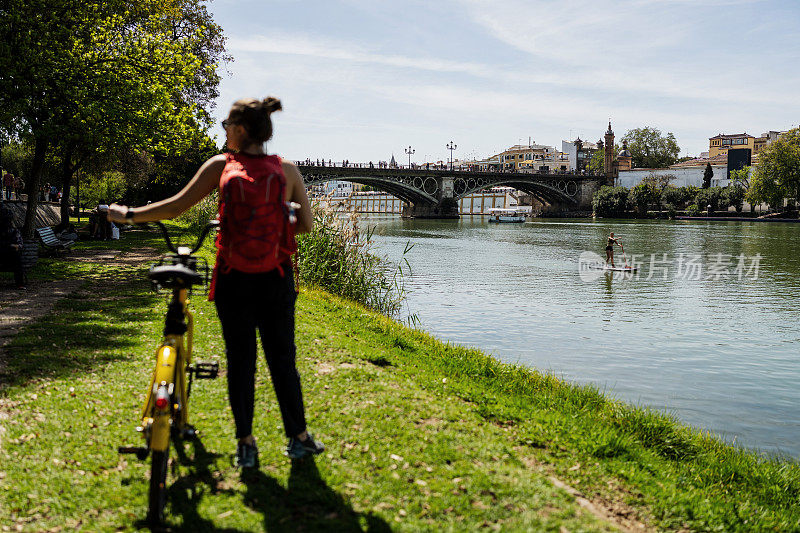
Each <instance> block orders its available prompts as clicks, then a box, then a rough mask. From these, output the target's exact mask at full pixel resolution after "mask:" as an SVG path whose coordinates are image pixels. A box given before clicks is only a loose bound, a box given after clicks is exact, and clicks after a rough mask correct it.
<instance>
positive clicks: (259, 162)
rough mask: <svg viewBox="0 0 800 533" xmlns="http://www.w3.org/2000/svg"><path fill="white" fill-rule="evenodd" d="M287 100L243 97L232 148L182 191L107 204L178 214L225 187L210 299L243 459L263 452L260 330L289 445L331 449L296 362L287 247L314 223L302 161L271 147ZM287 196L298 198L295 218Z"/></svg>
mask: <svg viewBox="0 0 800 533" xmlns="http://www.w3.org/2000/svg"><path fill="white" fill-rule="evenodd" d="M280 109H281V103H280V101H279V100H278V99H276V98H272V97H269V98H265V99H264V100H256V99H253V98H246V99H242V100H238V101H236V102H235V103H234V104H233V107H232V108H231V110H230V113H229V114H228V118H227V119H225V120H223V121H222V126H223V127H224V128H225V135H226V138H227V146H228V149H229V150H230V152H229V153H226V154H221V155H217V156H214V157H212V158H211V159H209V160H208V161H206V162H205V163H204V164H203V165H202V166H201V167H200V169H199V170H198V171H197V173H196V174H195V175H194V177H193V178H192V180H191V181H190V182H189V183H188V184H187V185H186V187H184V189H183V190H182V191H181V192H179V193H178V194H176V195H175V196H173V197H171V198H168V199H166V200H162V201H160V202H155V203H152V204H149V205H147V206H143V207H137V208H129V207H126V206H122V205H117V204H114V205H112V206H111V207H110V208H109V214H108V217H109V220H111V221H113V222H128V223H139V222H150V221H155V220H163V219H168V218H174V217H176V216H178V215H180V214H181V213H183V212H184V211H186V210H187V209H189V208H190V207H192V206H193V205H195V204H196V203H197V202H199V201H200V200H202V199H203V198H204V197H205V196H207V195H208V194H210V193H211V191H213V190H215V189H217V190H218V191H219V219H220V231H219V234H218V235H217V243H216V244H217V262H216V265H215V267H214V277H213V280H212V283H211V290H210V293H209V299H210V300H214V302H215V304H216V307H217V314H218V316H219V319H220V322H221V324H222V335H223V337H224V338H225V351H226V355H227V360H228V396H229V398H230V404H231V410H232V411H233V418H234V421H235V424H236V438H237V439H238V446H237V464H238V466H240V467H242V468H245V467H253V466H255V465H256V463H257V460H258V449H257V448H256V442H255V438H254V437H253V434H252V423H253V406H254V394H255V371H256V331H258V333H259V334H260V337H261V343H262V346H263V348H264V353H265V355H266V359H267V365H268V366H269V370H270V374H271V376H272V383H273V387H274V388H275V394H276V396H277V398H278V404H279V406H280V410H281V417H282V418H283V425H284V429H285V432H286V436H287V437H288V438H289V443H288V445H287V447H286V454H287V455H288V456H289V457H291V458H292V459H298V458H301V457H304V456H306V455H309V454H318V453H321V452H322V451H323V450H324V449H325V448H324V446H323V445H322V444H321V443H320V442H318V441H316V440H315V439H314V437H313V436H312V435H311V434H310V433H309V432H308V431H307V429H306V420H305V412H304V409H303V396H302V392H301V388H300V375H299V374H298V372H297V368H296V366H295V344H294V304H295V298H296V296H297V293H296V292H295V287H294V277H293V275H292V272H293V270H292V264H291V262H290V257H291V255H292V254H293V253H294V252H295V251H296V249H297V246H296V243H295V240H294V235H295V234H297V233H306V232H308V231H310V230H311V226H312V224H313V221H312V218H311V210H310V207H309V203H308V196H307V195H306V189H305V185H304V183H303V178H302V176H301V175H300V172H299V171H298V170H297V167H296V166H295V165H294V164H293V163H291V162H289V161H283V160H282V159H281V158H280V157H278V156H277V155H267V154H266V152H265V151H264V143H265V142H266V141H267V140H268V139H269V138H270V137H272V121H271V119H270V115H271V114H272V113H273V112H275V111H279V110H280ZM289 202H295V203H297V204H300V207H299V209H298V210H297V216H296V220H295V217H294V216H293V215H292V213H291V208H290V207H289Z"/></svg>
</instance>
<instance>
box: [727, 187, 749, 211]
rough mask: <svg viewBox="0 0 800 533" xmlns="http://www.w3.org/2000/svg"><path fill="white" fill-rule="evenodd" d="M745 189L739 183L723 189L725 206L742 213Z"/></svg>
mask: <svg viewBox="0 0 800 533" xmlns="http://www.w3.org/2000/svg"><path fill="white" fill-rule="evenodd" d="M744 193H745V190H744V187H742V186H741V185H739V184H738V183H734V184H732V185H728V186H727V187H725V188H724V189H722V197H723V199H724V202H725V204H727V205H729V206H732V207H735V208H736V212H737V213H741V212H742V203H743V202H744Z"/></svg>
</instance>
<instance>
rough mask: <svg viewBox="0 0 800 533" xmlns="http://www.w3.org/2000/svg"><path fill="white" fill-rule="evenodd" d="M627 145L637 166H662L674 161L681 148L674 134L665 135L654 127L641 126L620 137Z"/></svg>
mask: <svg viewBox="0 0 800 533" xmlns="http://www.w3.org/2000/svg"><path fill="white" fill-rule="evenodd" d="M622 140H623V141H625V142H626V143H627V145H628V151H629V152H630V153H631V156H632V158H633V166H634V167H637V168H664V167H668V166H670V165H672V164H674V163H675V161H676V160H677V159H678V154H680V152H681V149H680V147H679V146H678V142H677V141H676V140H675V136H674V135H673V134H672V133H667V135H666V136H664V135H662V134H661V131H660V130H658V129H656V128H650V127H643V128H635V129H632V130H630V131H628V132H627V133H626V134H625V136H624V137H623V138H622Z"/></svg>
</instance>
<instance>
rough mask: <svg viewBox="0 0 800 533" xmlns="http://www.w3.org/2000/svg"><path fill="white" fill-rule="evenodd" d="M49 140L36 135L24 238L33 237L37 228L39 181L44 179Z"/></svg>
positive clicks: (23, 227) (29, 178) (28, 186)
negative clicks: (43, 170) (43, 173)
mask: <svg viewBox="0 0 800 533" xmlns="http://www.w3.org/2000/svg"><path fill="white" fill-rule="evenodd" d="M48 145H49V141H48V139H46V138H42V137H36V141H35V143H34V151H33V166H32V167H31V175H30V176H29V177H28V183H27V187H26V191H27V193H28V206H27V210H26V211H25V224H24V225H23V226H22V238H23V239H25V240H30V239H33V231H34V230H35V229H36V209H37V207H39V182H40V181H41V180H42V168H43V167H44V158H45V156H46V155H47V148H48Z"/></svg>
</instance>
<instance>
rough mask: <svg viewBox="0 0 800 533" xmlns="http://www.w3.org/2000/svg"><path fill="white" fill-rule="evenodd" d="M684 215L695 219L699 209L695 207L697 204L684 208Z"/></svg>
mask: <svg viewBox="0 0 800 533" xmlns="http://www.w3.org/2000/svg"><path fill="white" fill-rule="evenodd" d="M686 214H687V215H689V216H690V217H696V216H698V215H699V214H700V208H699V207H697V204H692V205H690V206H689V207H687V208H686Z"/></svg>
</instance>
